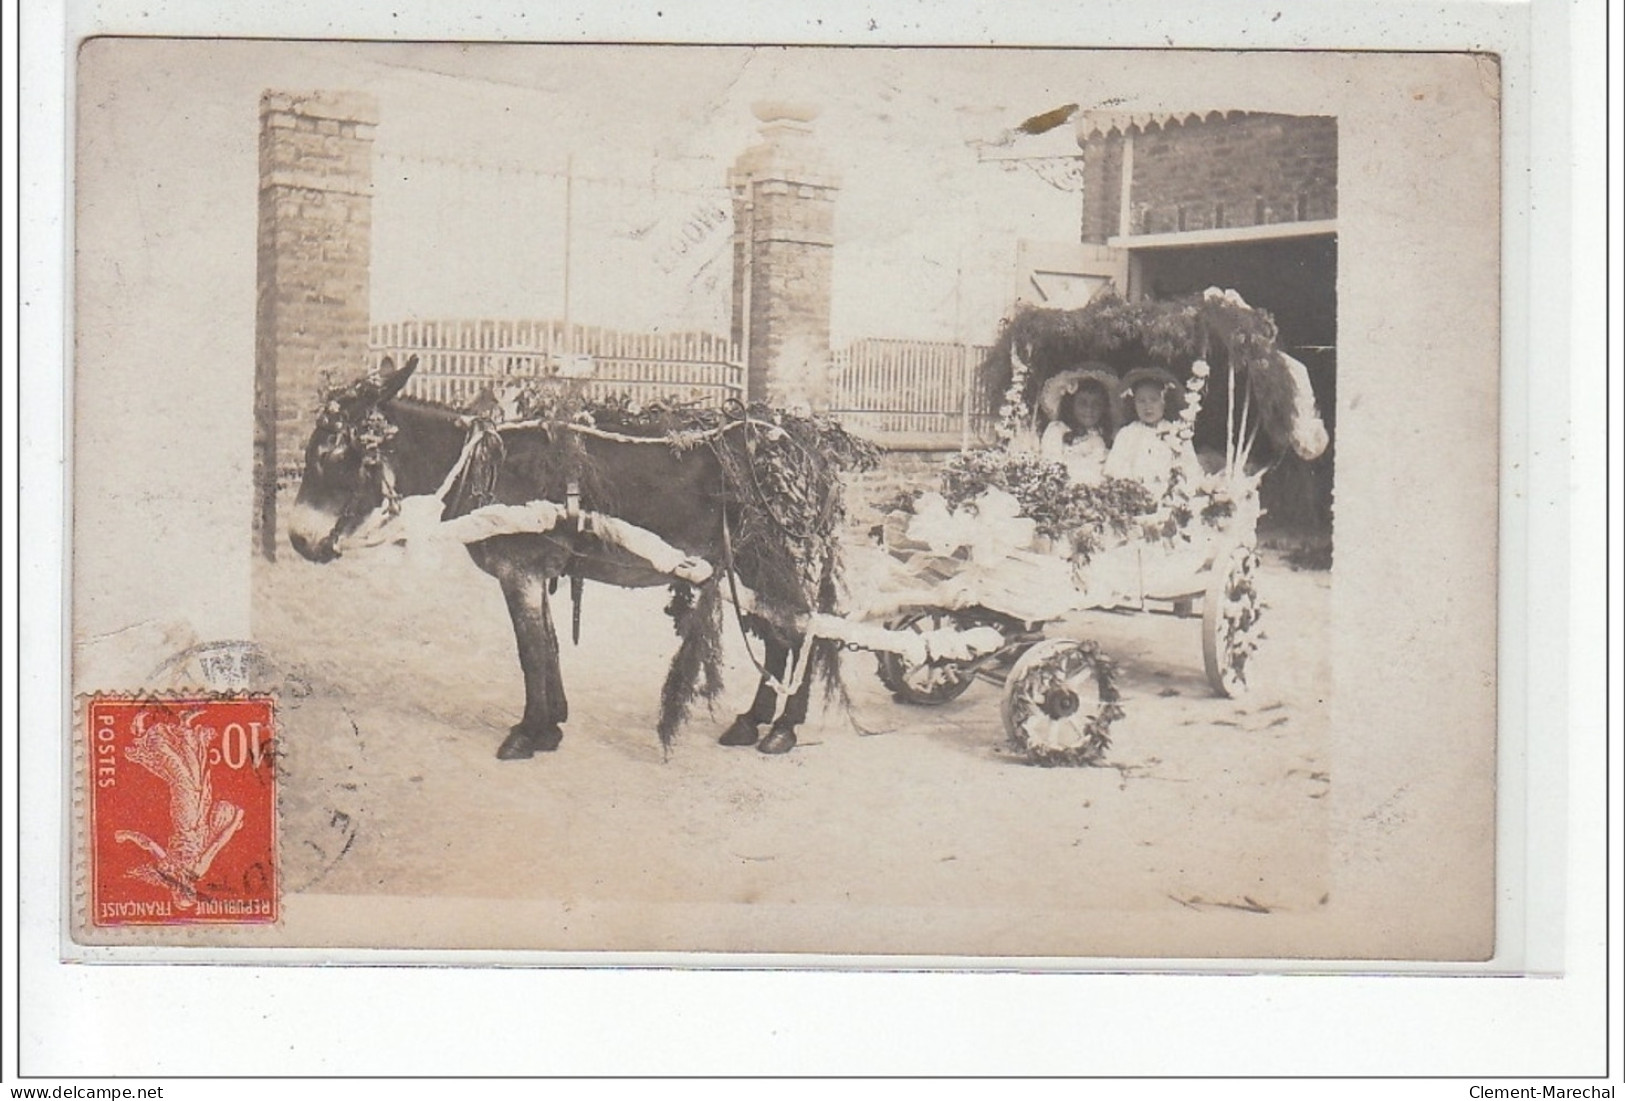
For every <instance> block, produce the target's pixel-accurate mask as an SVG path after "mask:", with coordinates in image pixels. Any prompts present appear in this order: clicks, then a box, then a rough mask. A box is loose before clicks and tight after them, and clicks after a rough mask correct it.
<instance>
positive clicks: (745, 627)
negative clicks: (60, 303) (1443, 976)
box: [62, 38, 1505, 967]
mask: <svg viewBox="0 0 1625 1101" xmlns="http://www.w3.org/2000/svg"><path fill="white" fill-rule="evenodd" d="M75 88H76V99H77V107H76V115H75V135H76V138H75V141H76V144H75V147H74V149H73V155H74V158H75V159H74V172H75V181H76V182H75V191H74V219H75V221H74V252H73V261H72V266H73V288H74V340H75V344H74V351H73V362H72V395H73V397H72V403H73V404H72V438H71V456H72V461H71V465H72V489H71V493H72V530H71V536H70V542H71V548H70V549H71V592H70V599H71V608H72V613H71V625H72V639H73V646H72V692H73V700H72V703H71V706H69V707H66V708H65V713H64V720H63V721H64V730H63V736H62V745H63V760H64V763H65V767H66V770H67V774H68V776H67V790H66V791H65V793H64V796H65V798H66V799H68V800H69V801H70V805H71V808H72V811H71V814H70V815H69V816H68V820H67V822H66V825H65V829H66V832H67V836H66V837H65V838H64V842H63V860H64V862H65V868H66V869H67V874H66V875H65V876H64V882H65V883H66V888H65V892H64V893H65V897H64V905H65V908H66V911H65V912H66V915H67V918H66V922H65V925H66V928H65V931H64V934H65V938H66V939H67V941H68V942H69V948H68V952H69V954H73V953H74V952H86V951H93V950H99V949H100V948H103V947H111V948H119V947H121V946H124V947H138V948H153V947H162V946H193V947H198V948H206V949H210V950H212V951H215V952H216V953H217V954H218V955H219V957H220V958H225V959H230V958H232V957H231V953H232V952H233V951H238V950H270V949H278V948H318V949H332V950H335V951H339V950H344V949H360V948H387V949H447V950H450V949H476V948H477V949H495V950H514V951H542V952H569V953H594V954H600V955H597V956H588V957H581V958H587V959H589V960H590V959H592V958H600V959H610V958H626V957H627V956H628V955H630V954H640V953H659V954H662V958H670V957H671V956H672V954H682V955H683V957H684V958H686V959H689V960H692V961H694V962H698V963H701V964H703V963H704V962H705V961H707V960H718V959H732V958H735V954H772V955H773V956H774V957H775V958H776V959H778V960H780V961H781V962H782V961H784V960H786V959H789V960H791V961H795V960H804V961H806V962H808V963H809V964H811V963H816V962H818V961H821V960H829V959H831V958H835V959H841V960H847V959H857V960H860V961H862V960H897V959H910V960H913V959H926V960H947V961H954V962H955V963H956V964H966V965H970V966H976V965H978V964H979V963H980V964H990V965H998V964H1001V963H1005V962H1008V961H1010V960H1013V959H1020V960H1025V961H1034V964H1035V965H1038V966H1055V967H1087V966H1088V965H1089V962H1090V961H1091V960H1100V959H1108V958H1109V959H1128V960H1141V961H1147V962H1152V961H1162V962H1163V963H1164V964H1167V963H1168V962H1169V961H1172V962H1173V965H1174V966H1182V965H1187V964H1188V963H1189V962H1192V961H1202V960H1216V959H1245V960H1260V961H1276V965H1278V966H1293V965H1294V961H1295V962H1296V964H1297V965H1300V966H1302V965H1313V964H1316V963H1319V964H1322V965H1324V964H1329V963H1333V962H1348V961H1372V960H1398V961H1422V962H1426V963H1431V964H1437V965H1439V966H1452V965H1462V964H1468V963H1482V962H1484V961H1490V960H1494V959H1496V958H1498V953H1501V952H1502V951H1503V949H1504V948H1505V944H1504V940H1498V936H1502V935H1504V932H1505V930H1504V928H1503V925H1502V923H1501V922H1498V906H1497V882H1498V880H1497V866H1496V839H1497V830H1498V816H1497V787H1496V776H1497V745H1498V742H1497V714H1496V701H1497V683H1498V682H1497V652H1496V624H1497V619H1496V607H1497V605H1496V596H1497V520H1498V500H1499V498H1498V479H1497V469H1498V456H1499V451H1498V424H1499V415H1500V389H1499V380H1500V351H1499V349H1500V340H1501V336H1500V301H1501V279H1500V260H1499V258H1500V254H1501V233H1500V209H1501V191H1500V182H1499V181H1500V170H1501V154H1500V149H1501V138H1500V133H1501V131H1500V127H1501V73H1500V70H1499V68H1498V65H1497V63H1496V61H1495V60H1494V59H1493V58H1490V57H1485V56H1477V55H1469V54H1427V53H1411V54H1399V53H1313V52H1294V53H1240V52H1219V51H1196V52H1189V53H1179V52H1176V51H1124V50H1113V51H1089V50H1073V49H1044V50H1031V49H1027V50H1016V49H969V50H967V49H955V50H949V49H933V48H906V49H904V48H896V49H859V48H846V47H842V48H812V47H804V48H801V47H798V48H786V47H775V48H766V47H762V48H754V47H715V46H706V47H701V46H656V45H648V46H634V45H620V46H606V45H570V46H566V45H554V46H542V45H496V44H482V45H457V44H386V43H322V42H292V41H288V42H281V41H246V40H242V41H233V40H203V39H197V40H183V39H156V38H154V39H135V38H100V39H93V40H90V41H88V42H86V43H85V44H84V45H83V47H82V49H81V50H80V52H79V55H78V60H77V80H76V84H75ZM104 955H105V953H104ZM259 958H263V956H261V957H259ZM560 958H565V957H560ZM569 958H578V957H569ZM1181 961H1186V962H1185V963H1182V962H1181Z"/></svg>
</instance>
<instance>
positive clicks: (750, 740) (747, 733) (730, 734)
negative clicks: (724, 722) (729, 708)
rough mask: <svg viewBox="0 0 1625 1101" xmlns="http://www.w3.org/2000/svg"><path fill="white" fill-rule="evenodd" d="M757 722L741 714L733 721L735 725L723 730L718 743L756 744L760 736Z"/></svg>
mask: <svg viewBox="0 0 1625 1101" xmlns="http://www.w3.org/2000/svg"><path fill="white" fill-rule="evenodd" d="M760 736H761V735H760V733H759V732H758V731H757V729H756V724H755V723H753V722H751V721H750V720H749V719H747V718H745V716H743V715H741V716H739V717H738V718H737V719H735V720H734V721H733V725H732V726H730V727H728V729H727V730H724V731H723V732H722V737H720V738H718V739H717V744H718V745H755V744H756V739H757V738H758V737H760Z"/></svg>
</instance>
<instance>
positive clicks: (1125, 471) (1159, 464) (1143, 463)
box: [1105, 367, 1202, 498]
mask: <svg viewBox="0 0 1625 1101" xmlns="http://www.w3.org/2000/svg"><path fill="white" fill-rule="evenodd" d="M1123 381H1124V383H1126V384H1127V386H1128V393H1129V394H1130V395H1132V396H1133V398H1134V415H1135V418H1136V419H1135V421H1134V423H1132V424H1126V425H1124V426H1123V428H1122V430H1121V431H1119V432H1118V433H1117V438H1116V440H1114V441H1113V443H1112V449H1111V454H1110V455H1108V456H1107V457H1106V464H1105V476H1106V477H1108V478H1132V479H1133V480H1134V481H1137V482H1139V483H1140V484H1141V485H1143V486H1145V487H1146V489H1148V490H1150V491H1151V492H1152V494H1153V495H1155V496H1156V497H1158V498H1161V496H1162V494H1163V491H1164V490H1166V489H1167V488H1168V482H1169V478H1170V476H1171V475H1172V473H1173V471H1174V470H1175V469H1176V468H1178V469H1180V470H1181V471H1182V472H1183V473H1184V475H1185V477H1186V479H1187V480H1190V479H1195V478H1198V477H1200V476H1201V472H1202V468H1201V464H1200V463H1198V461H1197V459H1196V451H1195V449H1194V448H1193V447H1192V446H1191V444H1190V441H1188V440H1181V439H1180V438H1179V433H1178V431H1177V430H1176V427H1175V425H1174V424H1172V423H1168V422H1165V420H1164V417H1165V416H1166V414H1167V411H1168V393H1169V391H1170V390H1177V389H1178V388H1179V382H1178V380H1177V379H1175V378H1174V376H1173V375H1171V374H1169V373H1168V372H1167V371H1165V370H1163V369H1162V368H1161V367H1137V368H1135V369H1134V370H1132V371H1130V372H1129V373H1128V374H1127V375H1125V376H1124V378H1123Z"/></svg>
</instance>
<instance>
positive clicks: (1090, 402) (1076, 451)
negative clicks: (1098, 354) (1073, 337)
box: [1038, 363, 1122, 485]
mask: <svg viewBox="0 0 1625 1101" xmlns="http://www.w3.org/2000/svg"><path fill="white" fill-rule="evenodd" d="M1119 385H1120V383H1119V382H1118V380H1117V376H1116V375H1115V374H1113V373H1112V372H1111V371H1110V369H1108V368H1107V367H1106V366H1105V365H1104V364H1098V363H1087V364H1084V365H1083V366H1082V367H1074V368H1071V369H1069V370H1066V371H1062V372H1060V373H1059V374H1057V375H1056V376H1055V377H1054V378H1051V379H1050V380H1049V381H1047V382H1045V383H1044V388H1043V390H1042V391H1041V393H1040V394H1039V399H1038V410H1039V413H1040V414H1041V415H1043V416H1044V417H1046V418H1047V419H1048V420H1049V424H1048V425H1046V426H1045V427H1044V431H1043V435H1042V436H1041V437H1040V438H1039V443H1038V453H1039V455H1040V456H1041V457H1043V458H1045V459H1048V460H1049V461H1050V462H1058V463H1061V464H1063V465H1064V466H1065V467H1066V472H1067V477H1068V478H1070V479H1071V480H1072V481H1073V482H1079V483H1083V484H1085V485H1095V484H1097V483H1099V482H1100V480H1101V478H1102V477H1104V473H1103V472H1104V469H1105V466H1106V456H1107V454H1108V453H1109V452H1110V451H1111V445H1112V438H1113V437H1114V436H1115V435H1116V433H1117V425H1118V424H1119V423H1120V421H1121V419H1122V417H1121V412H1120V407H1119V404H1118V402H1117V398H1116V394H1117V390H1118V387H1119Z"/></svg>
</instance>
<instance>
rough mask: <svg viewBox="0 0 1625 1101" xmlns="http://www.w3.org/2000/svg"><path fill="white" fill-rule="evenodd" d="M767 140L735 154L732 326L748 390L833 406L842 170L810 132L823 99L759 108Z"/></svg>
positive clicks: (780, 402) (757, 396)
mask: <svg viewBox="0 0 1625 1101" xmlns="http://www.w3.org/2000/svg"><path fill="white" fill-rule="evenodd" d="M753 110H754V112H755V114H756V117H757V119H759V120H760V121H761V123H762V126H761V130H760V133H761V140H760V141H759V142H758V143H757V144H755V145H753V146H751V147H750V148H749V149H747V150H746V151H745V152H744V153H743V154H741V155H740V157H739V159H738V160H737V161H735V162H734V166H733V170H732V171H731V172H730V173H729V176H728V184H729V187H730V188H731V189H732V191H733V201H734V284H733V336H734V339H735V340H738V341H739V342H740V343H741V345H743V346H744V348H745V355H746V374H745V379H746V381H745V394H746V397H747V398H748V399H749V400H751V401H765V402H768V403H770V404H772V405H777V406H785V407H807V408H810V409H813V410H819V411H822V410H826V409H828V408H829V366H830V351H829V315H830V287H831V284H832V277H833V264H834V255H835V195H836V192H837V191H839V190H840V181H839V179H838V178H837V176H836V174H835V173H834V172H833V171H832V170H831V169H830V168H829V167H828V166H827V165H826V164H825V163H824V161H823V158H822V156H821V155H820V152H819V149H818V146H817V144H816V143H815V142H814V140H813V136H812V125H811V124H812V121H813V119H815V118H817V117H818V110H817V109H816V108H811V107H807V106H804V105H797V104H784V103H762V104H757V105H756V106H755V107H754V108H753Z"/></svg>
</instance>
